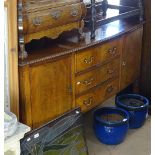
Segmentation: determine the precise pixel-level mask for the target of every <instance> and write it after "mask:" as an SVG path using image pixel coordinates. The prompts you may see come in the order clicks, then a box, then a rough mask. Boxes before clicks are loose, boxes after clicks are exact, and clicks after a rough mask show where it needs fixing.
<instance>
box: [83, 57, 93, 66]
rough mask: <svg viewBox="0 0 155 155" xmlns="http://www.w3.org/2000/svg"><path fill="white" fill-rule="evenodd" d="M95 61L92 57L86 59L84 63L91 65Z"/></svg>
mask: <svg viewBox="0 0 155 155" xmlns="http://www.w3.org/2000/svg"><path fill="white" fill-rule="evenodd" d="M93 60H94V57H93V56H92V57H90V58H85V59H84V62H85V63H86V64H91V63H92V62H93Z"/></svg>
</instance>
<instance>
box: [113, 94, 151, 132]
mask: <svg viewBox="0 0 155 155" xmlns="http://www.w3.org/2000/svg"><path fill="white" fill-rule="evenodd" d="M115 103H116V106H117V107H120V108H123V109H124V110H126V111H128V113H129V117H130V119H129V127H130V128H131V129H134V128H139V127H141V126H142V125H143V124H144V122H145V119H146V115H147V113H148V106H149V101H148V99H147V98H146V97H144V96H141V95H138V94H125V95H120V96H117V97H116V100H115Z"/></svg>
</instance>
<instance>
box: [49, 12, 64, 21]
mask: <svg viewBox="0 0 155 155" xmlns="http://www.w3.org/2000/svg"><path fill="white" fill-rule="evenodd" d="M61 12H62V10H56V11H53V12H52V13H51V16H52V17H53V18H54V19H56V20H57V19H59V18H60V16H61Z"/></svg>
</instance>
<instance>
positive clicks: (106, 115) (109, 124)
mask: <svg viewBox="0 0 155 155" xmlns="http://www.w3.org/2000/svg"><path fill="white" fill-rule="evenodd" d="M128 128H129V115H128V113H127V112H126V111H124V110H123V109H120V108H114V107H104V108H100V109H97V110H96V111H95V112H94V132H95V135H96V137H97V138H98V139H99V140H100V142H102V143H104V144H109V145H116V144H119V143H121V142H123V141H124V139H125V137H126V134H127V131H128Z"/></svg>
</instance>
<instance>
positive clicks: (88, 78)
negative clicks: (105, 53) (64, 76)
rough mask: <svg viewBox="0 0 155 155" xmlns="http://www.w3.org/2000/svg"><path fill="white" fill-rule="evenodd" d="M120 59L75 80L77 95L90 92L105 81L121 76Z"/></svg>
mask: <svg viewBox="0 0 155 155" xmlns="http://www.w3.org/2000/svg"><path fill="white" fill-rule="evenodd" d="M119 66H120V59H119V58H117V59H115V60H113V61H111V62H110V63H107V64H105V65H103V66H101V67H97V68H96V69H94V70H92V71H89V72H87V73H84V74H82V75H79V76H77V77H76V78H75V89H76V94H79V93H81V92H83V91H85V90H88V89H90V88H92V87H94V86H96V85H98V84H100V83H102V82H104V81H107V80H109V79H112V78H115V77H118V76H119Z"/></svg>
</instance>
